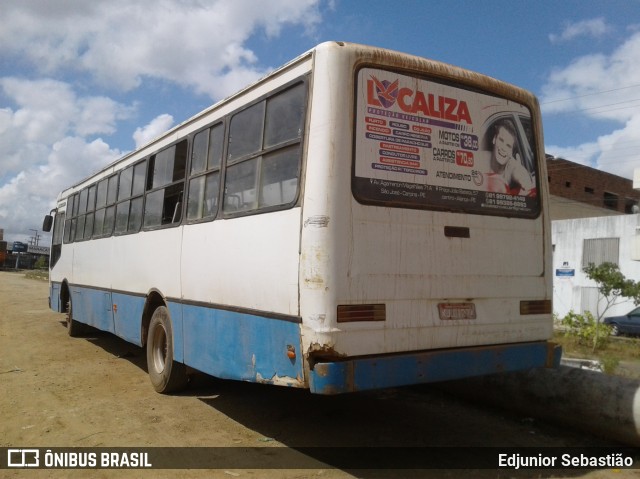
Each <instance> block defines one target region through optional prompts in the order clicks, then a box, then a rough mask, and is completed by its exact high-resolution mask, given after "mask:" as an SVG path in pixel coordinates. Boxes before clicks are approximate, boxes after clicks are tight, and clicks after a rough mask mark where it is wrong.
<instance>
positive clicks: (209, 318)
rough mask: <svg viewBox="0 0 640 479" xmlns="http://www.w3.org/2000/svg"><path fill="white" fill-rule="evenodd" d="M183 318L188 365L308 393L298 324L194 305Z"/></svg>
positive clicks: (226, 376) (184, 312) (214, 373)
mask: <svg viewBox="0 0 640 479" xmlns="http://www.w3.org/2000/svg"><path fill="white" fill-rule="evenodd" d="M182 314H183V334H184V362H185V364H187V365H189V366H191V367H193V368H195V369H198V370H199V371H202V372H205V373H207V374H211V375H212V376H216V377H218V378H223V379H239V380H243V381H251V382H260V383H267V384H279V385H284V386H296V387H304V375H303V367H302V357H301V356H302V355H301V346H300V325H299V324H298V323H295V322H290V321H283V320H277V319H273V318H266V317H262V316H257V315H253V314H246V313H240V312H235V311H226V310H221V309H213V308H204V307H200V306H190V305H184V306H183V311H182ZM289 348H294V349H295V352H296V357H295V358H293V359H290V358H289V357H288V356H287V352H288V349H289Z"/></svg>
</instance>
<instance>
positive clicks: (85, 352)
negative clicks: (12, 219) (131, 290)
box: [0, 272, 637, 479]
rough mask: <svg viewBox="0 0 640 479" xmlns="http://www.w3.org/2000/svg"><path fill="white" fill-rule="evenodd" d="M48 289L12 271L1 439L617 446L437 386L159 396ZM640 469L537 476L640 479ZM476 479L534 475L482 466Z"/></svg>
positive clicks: (159, 473)
mask: <svg viewBox="0 0 640 479" xmlns="http://www.w3.org/2000/svg"><path fill="white" fill-rule="evenodd" d="M47 296H48V291H47V284H46V283H45V282H42V281H37V280H31V279H26V278H25V277H24V276H23V275H21V274H17V273H9V272H0V446H2V447H115V446H120V447H125V446H126V447H129V446H130V447H156V446H171V447H176V446H207V447H282V446H284V447H303V446H320V447H325V446H419V447H423V446H455V447H465V446H466V447H469V446H496V447H520V446H587V445H598V444H607V443H606V442H603V441H599V440H597V439H595V438H590V437H585V436H584V435H581V434H574V433H571V432H567V431H562V430H560V429H557V428H555V427H553V426H551V425H545V424H541V423H538V422H536V421H533V420H531V419H529V418H521V417H517V416H512V415H509V414H508V413H503V412H501V411H495V410H488V409H483V408H480V407H475V406H474V405H470V404H466V403H464V402H461V401H458V400H456V399H455V398H453V397H450V396H447V395H446V394H445V393H443V392H441V391H439V390H438V388H437V387H435V386H434V387H431V386H429V387H426V386H423V387H419V388H409V389H397V390H388V391H381V392H372V393H367V394H354V395H347V396H338V397H318V396H312V395H310V394H309V393H308V392H306V391H300V390H291V389H285V388H279V387H274V386H261V385H254V384H244V383H238V382H232V381H221V380H216V379H213V378H210V377H207V376H198V377H196V378H195V379H194V381H193V382H192V384H191V387H190V388H189V389H188V390H187V391H186V392H184V393H182V394H179V395H173V396H164V395H160V394H157V393H155V392H154V391H153V389H152V387H151V384H150V382H149V379H148V377H147V374H146V364H145V354H144V351H143V350H142V349H140V348H138V347H136V346H132V345H130V344H128V343H125V342H124V341H122V340H120V339H118V338H116V337H114V336H112V335H109V334H105V333H99V332H93V333H90V334H89V335H87V336H86V337H83V338H70V337H68V336H67V332H66V329H65V328H64V326H63V322H64V316H63V315H61V314H57V313H53V312H51V311H50V310H49V309H48V305H47ZM461 473H463V471H456V470H452V471H445V470H439V471H431V472H425V471H420V472H416V471H414V472H412V471H402V472H401V473H394V472H390V471H369V472H367V473H362V472H360V473H354V472H352V471H344V470H340V469H336V468H332V467H330V466H327V467H326V468H318V469H305V470H287V469H285V470H273V469H250V470H247V469H233V470H223V469H216V470H193V471H170V470H153V471H139V470H138V471H126V470H124V471H123V470H92V471H88V470H83V471H78V470H76V471H69V470H66V471H65V470H62V471H51V470H19V471H16V470H0V476H2V477H21V478H22V477H24V478H41V477H99V478H103V477H104V478H107V477H108V478H110V477H116V478H124V477H149V478H151V477H154V478H155V477H171V478H174V477H213V478H226V479H229V478H231V477H240V478H262V477H267V478H276V477H278V478H279V477H285V478H306V477H317V478H323V479H324V478H345V477H367V478H377V477H460V475H461ZM636 473H637V470H636V471H615V472H612V471H607V470H601V471H592V472H589V473H578V472H577V471H569V473H566V474H565V473H563V472H556V473H554V474H552V475H551V474H550V475H544V474H543V475H540V474H536V476H535V477H588V478H605V477H615V478H620V479H626V478H630V477H637V475H636ZM473 477H529V476H518V475H517V474H516V473H515V472H514V471H501V472H500V473H498V472H495V471H476V473H475V474H473Z"/></svg>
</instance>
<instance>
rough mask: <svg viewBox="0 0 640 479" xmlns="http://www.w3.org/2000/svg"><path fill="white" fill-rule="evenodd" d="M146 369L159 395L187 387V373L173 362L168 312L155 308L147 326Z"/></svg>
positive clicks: (162, 308) (164, 308) (183, 367)
mask: <svg viewBox="0 0 640 479" xmlns="http://www.w3.org/2000/svg"><path fill="white" fill-rule="evenodd" d="M147 368H148V369H149V378H150V379H151V384H153V388H154V389H155V390H156V391H157V392H159V393H170V392H173V391H178V390H180V389H183V388H184V387H185V386H186V385H187V371H186V368H185V366H184V364H182V363H178V362H176V361H174V360H173V333H172V329H171V319H170V318H169V310H168V309H167V308H166V307H165V306H160V307H158V308H156V310H155V311H154V312H153V316H152V317H151V323H150V324H149V333H148V336H147Z"/></svg>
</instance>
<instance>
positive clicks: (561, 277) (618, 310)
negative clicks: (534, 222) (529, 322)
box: [552, 214, 640, 317]
mask: <svg viewBox="0 0 640 479" xmlns="http://www.w3.org/2000/svg"><path fill="white" fill-rule="evenodd" d="M639 228H640V214H633V215H620V216H605V217H596V218H579V219H571V220H559V221H553V222H552V243H553V245H554V253H553V274H554V280H553V309H554V313H556V314H558V316H559V317H563V316H565V315H566V314H567V313H568V312H569V311H571V310H573V311H574V312H576V313H582V312H583V311H584V309H585V308H584V306H585V305H587V304H591V305H592V307H593V305H594V300H595V299H596V297H597V293H596V292H595V290H594V288H595V287H596V284H595V283H594V282H593V281H591V280H589V279H588V278H587V277H586V275H585V274H584V273H583V271H582V257H583V246H584V240H585V239H593V238H620V243H619V245H620V246H619V255H618V264H619V266H620V271H621V272H622V273H623V274H624V275H625V276H626V277H627V278H629V279H633V280H636V281H640V261H638V259H637V256H636V254H635V249H636V248H637V243H638V235H639V234H640V229H639ZM634 258H636V259H634ZM572 270H573V275H571V271H572ZM600 304H601V306H600V307H601V308H602V307H603V306H604V303H603V302H602V301H601V302H600ZM633 306H634V305H633V302H632V301H625V302H623V303H621V304H618V305H617V306H614V307H613V308H611V309H610V310H609V311H607V313H606V316H615V315H619V314H625V313H627V312H629V311H630V310H631V309H632V308H633ZM592 313H593V314H597V311H593V310H592Z"/></svg>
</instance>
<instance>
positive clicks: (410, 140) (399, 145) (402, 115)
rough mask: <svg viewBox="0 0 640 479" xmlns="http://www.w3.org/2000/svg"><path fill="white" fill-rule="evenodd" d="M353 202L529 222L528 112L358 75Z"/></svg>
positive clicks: (533, 184)
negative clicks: (509, 217)
mask: <svg viewBox="0 0 640 479" xmlns="http://www.w3.org/2000/svg"><path fill="white" fill-rule="evenodd" d="M356 88H357V92H356V93H357V94H356V98H357V100H356V115H355V117H356V119H355V121H356V125H355V147H354V162H355V165H354V169H353V178H352V179H353V183H352V186H353V194H354V196H355V198H356V199H357V200H358V201H360V202H362V203H365V204H376V205H384V206H392V207H405V208H422V209H432V210H443V211H454V212H462V213H477V214H491V215H505V216H515V217H525V218H533V217H536V216H538V214H539V211H540V200H539V195H538V183H537V182H538V181H539V179H538V176H539V175H538V174H537V170H538V164H537V156H536V152H535V145H536V141H535V137H534V136H533V135H534V130H533V128H532V121H531V112H530V111H529V109H528V108H527V107H526V106H524V105H521V104H519V103H516V102H514V101H510V100H506V99H504V98H499V97H495V96H492V95H487V94H483V93H479V92H475V91H470V90H467V89H464V88H459V87H455V86H452V85H445V84H442V83H436V82H433V81H429V80H424V79H419V78H414V77H409V76H406V75H401V74H398V73H394V72H390V71H386V70H378V69H372V68H362V69H361V70H359V72H358V78H357V86H356Z"/></svg>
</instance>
